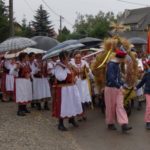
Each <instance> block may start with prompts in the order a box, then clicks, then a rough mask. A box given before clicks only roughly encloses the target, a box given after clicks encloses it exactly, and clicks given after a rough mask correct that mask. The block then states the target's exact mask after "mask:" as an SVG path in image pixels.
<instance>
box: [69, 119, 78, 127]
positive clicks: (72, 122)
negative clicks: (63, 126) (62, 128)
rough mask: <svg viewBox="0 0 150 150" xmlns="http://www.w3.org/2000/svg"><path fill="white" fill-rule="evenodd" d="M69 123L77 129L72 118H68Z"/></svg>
mask: <svg viewBox="0 0 150 150" xmlns="http://www.w3.org/2000/svg"><path fill="white" fill-rule="evenodd" d="M69 123H70V124H72V125H73V126H74V127H79V125H78V124H77V123H76V122H75V119H74V118H70V119H69Z"/></svg>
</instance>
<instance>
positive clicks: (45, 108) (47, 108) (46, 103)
mask: <svg viewBox="0 0 150 150" xmlns="http://www.w3.org/2000/svg"><path fill="white" fill-rule="evenodd" d="M44 110H50V109H49V107H48V102H45V103H44Z"/></svg>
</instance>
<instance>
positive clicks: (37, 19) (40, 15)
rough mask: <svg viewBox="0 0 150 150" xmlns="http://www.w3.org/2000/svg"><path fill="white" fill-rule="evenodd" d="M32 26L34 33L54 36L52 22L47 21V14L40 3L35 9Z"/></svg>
mask: <svg viewBox="0 0 150 150" xmlns="http://www.w3.org/2000/svg"><path fill="white" fill-rule="evenodd" d="M32 26H33V28H34V30H35V35H46V36H50V37H53V36H54V29H53V25H52V22H51V21H49V14H48V12H47V11H46V10H44V9H43V6H42V5H40V7H39V9H38V10H37V11H36V15H35V16H34V21H32Z"/></svg>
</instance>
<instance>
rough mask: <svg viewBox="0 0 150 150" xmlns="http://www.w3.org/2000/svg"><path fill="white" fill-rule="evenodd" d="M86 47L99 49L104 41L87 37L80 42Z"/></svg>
mask: <svg viewBox="0 0 150 150" xmlns="http://www.w3.org/2000/svg"><path fill="white" fill-rule="evenodd" d="M79 41H80V42H81V43H82V44H84V45H85V46H86V47H97V46H98V45H99V43H101V42H102V41H103V40H102V39H98V38H93V37H86V38H82V39H80V40H79Z"/></svg>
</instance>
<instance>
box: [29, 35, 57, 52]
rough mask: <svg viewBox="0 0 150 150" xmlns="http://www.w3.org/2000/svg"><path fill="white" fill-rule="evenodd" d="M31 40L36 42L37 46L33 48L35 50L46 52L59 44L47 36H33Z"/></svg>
mask: <svg viewBox="0 0 150 150" xmlns="http://www.w3.org/2000/svg"><path fill="white" fill-rule="evenodd" d="M31 39H32V40H34V41H35V42H37V45H35V46H34V47H35V48H38V49H43V50H46V51H47V50H49V49H51V48H53V47H55V46H56V45H57V44H58V43H59V42H58V41H57V40H56V39H53V38H51V37H48V36H34V37H32V38H31Z"/></svg>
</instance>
